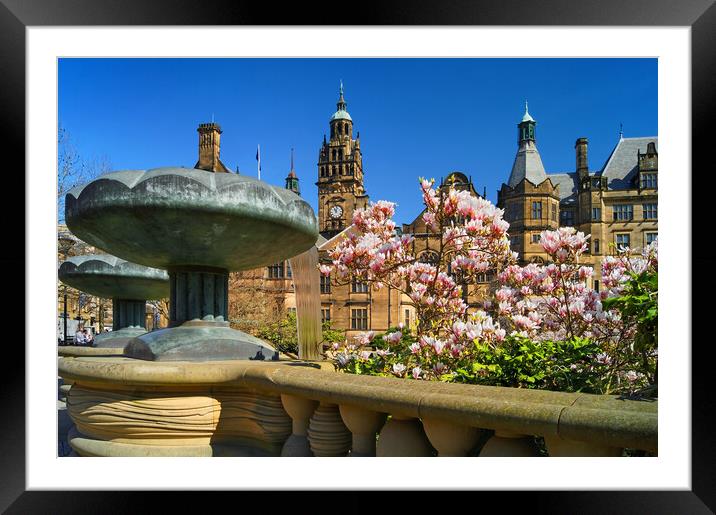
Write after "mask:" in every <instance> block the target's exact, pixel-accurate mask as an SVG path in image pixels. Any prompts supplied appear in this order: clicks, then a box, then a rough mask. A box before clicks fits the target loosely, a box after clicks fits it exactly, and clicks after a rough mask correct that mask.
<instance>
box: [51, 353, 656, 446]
mask: <svg viewBox="0 0 716 515" xmlns="http://www.w3.org/2000/svg"><path fill="white" fill-rule="evenodd" d="M59 375H60V376H61V377H63V378H64V379H65V381H66V382H72V388H71V389H70V390H69V392H68V395H67V408H68V411H69V414H70V416H71V418H72V420H73V421H74V423H75V426H76V427H75V429H73V430H72V431H71V433H70V435H69V437H68V438H69V442H70V445H71V446H72V447H73V449H74V450H75V451H76V452H77V454H79V455H81V456H237V455H240V456H279V455H280V456H356V457H358V456H476V455H479V456H536V455H537V454H538V453H537V451H536V448H535V446H534V444H533V440H534V436H541V437H543V438H544V441H545V445H546V449H547V452H548V454H549V455H550V456H621V455H622V453H623V450H624V448H630V449H639V450H644V451H648V452H651V453H656V452H657V402H656V401H637V400H626V399H620V398H617V397H615V396H601V395H589V394H579V393H563V392H549V391H539V390H524V389H514V388H502V387H489V386H475V385H463V384H447V383H439V382H428V381H416V380H405V379H397V378H386V377H370V376H356V375H349V374H344V373H338V372H334V371H333V368H332V365H330V364H329V363H307V362H289V361H279V362H256V361H218V362H217V361H214V362H206V363H196V362H148V361H139V360H134V359H129V358H124V357H107V356H105V357H102V356H95V357H86V356H84V357H83V356H75V357H61V358H60V360H59Z"/></svg>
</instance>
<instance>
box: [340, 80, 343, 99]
mask: <svg viewBox="0 0 716 515" xmlns="http://www.w3.org/2000/svg"><path fill="white" fill-rule="evenodd" d="M339 91H340V94H341V98H343V79H341V89H340V90H339Z"/></svg>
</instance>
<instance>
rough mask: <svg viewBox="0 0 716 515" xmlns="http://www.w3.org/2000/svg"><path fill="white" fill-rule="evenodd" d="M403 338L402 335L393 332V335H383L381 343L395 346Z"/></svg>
mask: <svg viewBox="0 0 716 515" xmlns="http://www.w3.org/2000/svg"><path fill="white" fill-rule="evenodd" d="M402 337H403V333H401V332H400V331H395V332H394V333H386V334H384V335H383V341H385V342H387V343H390V344H396V343H398V342H399V341H400V339H401V338H402Z"/></svg>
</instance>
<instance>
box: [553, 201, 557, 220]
mask: <svg viewBox="0 0 716 515" xmlns="http://www.w3.org/2000/svg"><path fill="white" fill-rule="evenodd" d="M552 221H553V222H556V221H557V204H552Z"/></svg>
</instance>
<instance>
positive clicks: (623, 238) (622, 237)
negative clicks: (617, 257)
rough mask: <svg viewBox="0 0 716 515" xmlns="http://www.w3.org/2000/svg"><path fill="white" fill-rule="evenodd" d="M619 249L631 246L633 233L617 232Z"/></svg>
mask: <svg viewBox="0 0 716 515" xmlns="http://www.w3.org/2000/svg"><path fill="white" fill-rule="evenodd" d="M616 243H617V249H621V248H626V247H630V246H631V235H629V234H617V235H616Z"/></svg>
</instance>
